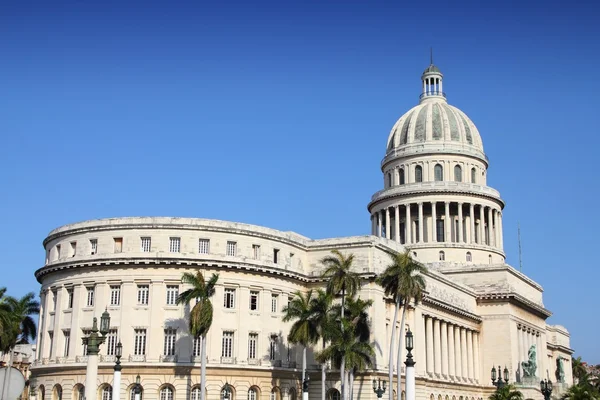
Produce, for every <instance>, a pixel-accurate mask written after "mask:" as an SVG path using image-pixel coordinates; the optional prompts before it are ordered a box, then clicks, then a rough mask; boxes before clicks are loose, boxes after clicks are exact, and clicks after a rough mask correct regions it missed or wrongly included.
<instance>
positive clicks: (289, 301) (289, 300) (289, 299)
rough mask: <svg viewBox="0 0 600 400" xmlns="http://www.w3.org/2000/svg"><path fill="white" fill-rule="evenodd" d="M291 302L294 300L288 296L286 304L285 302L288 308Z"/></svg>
mask: <svg viewBox="0 0 600 400" xmlns="http://www.w3.org/2000/svg"><path fill="white" fill-rule="evenodd" d="M293 300H294V298H293V297H292V296H288V302H287V306H288V307H289V306H290V304H292V301H293Z"/></svg>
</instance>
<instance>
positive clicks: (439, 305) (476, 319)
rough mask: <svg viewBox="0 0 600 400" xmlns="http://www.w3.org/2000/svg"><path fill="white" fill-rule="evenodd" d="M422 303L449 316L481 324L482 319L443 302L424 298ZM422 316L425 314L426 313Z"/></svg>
mask: <svg viewBox="0 0 600 400" xmlns="http://www.w3.org/2000/svg"><path fill="white" fill-rule="evenodd" d="M423 303H425V304H427V305H429V306H431V307H433V308H437V309H441V310H442V311H445V312H448V313H450V314H454V315H456V316H458V317H463V318H466V319H469V320H471V321H473V322H475V323H477V324H479V323H481V321H483V320H482V318H481V317H479V316H478V315H476V314H473V313H470V312H468V311H465V310H462V309H460V308H457V307H454V306H453V305H451V304H449V303H446V302H444V301H441V300H438V299H434V298H432V297H428V296H425V298H424V299H423ZM424 314H427V313H426V312H425V313H424Z"/></svg>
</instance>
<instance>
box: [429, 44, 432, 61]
mask: <svg viewBox="0 0 600 400" xmlns="http://www.w3.org/2000/svg"><path fill="white" fill-rule="evenodd" d="M429 64H431V65H433V47H430V48H429Z"/></svg>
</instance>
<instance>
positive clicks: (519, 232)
mask: <svg viewBox="0 0 600 400" xmlns="http://www.w3.org/2000/svg"><path fill="white" fill-rule="evenodd" d="M517 236H518V238H519V271H521V272H523V257H522V255H523V253H522V251H521V223H520V222H519V223H518V225H517Z"/></svg>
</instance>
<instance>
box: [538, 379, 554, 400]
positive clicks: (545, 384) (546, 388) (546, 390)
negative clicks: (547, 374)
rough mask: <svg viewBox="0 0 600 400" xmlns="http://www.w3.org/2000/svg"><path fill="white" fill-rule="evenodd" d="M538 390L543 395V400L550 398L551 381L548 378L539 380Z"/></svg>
mask: <svg viewBox="0 0 600 400" xmlns="http://www.w3.org/2000/svg"><path fill="white" fill-rule="evenodd" d="M540 390H541V391H542V394H543V395H544V400H550V395H551V394H552V381H549V380H548V379H544V380H543V381H541V382H540Z"/></svg>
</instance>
